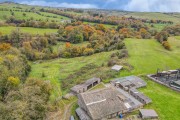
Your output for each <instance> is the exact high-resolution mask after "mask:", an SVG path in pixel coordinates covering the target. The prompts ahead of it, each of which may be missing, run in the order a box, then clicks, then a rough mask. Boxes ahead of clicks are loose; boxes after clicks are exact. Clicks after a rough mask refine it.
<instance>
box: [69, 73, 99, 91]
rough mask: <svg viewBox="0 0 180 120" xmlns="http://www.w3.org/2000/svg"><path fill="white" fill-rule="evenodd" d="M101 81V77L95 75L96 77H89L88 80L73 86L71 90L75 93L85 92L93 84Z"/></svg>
mask: <svg viewBox="0 0 180 120" xmlns="http://www.w3.org/2000/svg"><path fill="white" fill-rule="evenodd" d="M100 82H101V79H100V78H96V77H94V78H91V79H88V80H87V81H86V82H84V83H82V84H79V85H76V86H74V87H72V88H71V92H73V93H75V94H79V93H83V92H85V91H87V90H88V89H90V88H92V87H93V86H96V85H97V84H99V83H100Z"/></svg>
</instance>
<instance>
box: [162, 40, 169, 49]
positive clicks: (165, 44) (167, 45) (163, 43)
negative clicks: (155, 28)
mask: <svg viewBox="0 0 180 120" xmlns="http://www.w3.org/2000/svg"><path fill="white" fill-rule="evenodd" d="M162 45H163V47H164V48H165V49H167V50H170V49H171V46H170V44H169V42H168V41H164V42H162Z"/></svg>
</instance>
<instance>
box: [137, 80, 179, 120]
mask: <svg viewBox="0 0 180 120" xmlns="http://www.w3.org/2000/svg"><path fill="white" fill-rule="evenodd" d="M144 80H145V81H146V82H147V87H145V88H141V89H140V91H141V92H143V93H144V94H145V95H147V96H148V97H150V98H151V99H152V101H153V102H152V103H151V104H149V105H147V106H145V108H149V109H155V110H156V112H157V113H158V115H159V117H160V120H179V119H180V116H179V113H180V109H179V108H180V103H179V101H180V94H179V93H178V92H175V91H173V90H171V89H169V88H167V87H165V86H162V85H160V84H157V83H155V82H153V81H151V80H148V79H146V78H145V79H144Z"/></svg>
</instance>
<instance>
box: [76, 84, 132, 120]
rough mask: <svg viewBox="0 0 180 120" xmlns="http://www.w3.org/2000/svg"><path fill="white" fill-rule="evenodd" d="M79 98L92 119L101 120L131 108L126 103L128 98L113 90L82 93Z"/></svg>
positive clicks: (106, 89)
mask: <svg viewBox="0 0 180 120" xmlns="http://www.w3.org/2000/svg"><path fill="white" fill-rule="evenodd" d="M78 98H79V100H82V101H83V103H84V104H85V106H86V107H87V110H88V111H89V113H90V115H89V116H90V117H91V118H92V119H101V118H103V117H106V116H107V115H110V114H113V113H117V112H120V111H123V110H127V109H128V108H130V107H131V105H130V104H129V103H126V97H125V96H123V95H122V94H121V93H120V92H119V91H117V90H116V89H113V88H105V89H100V90H96V91H90V92H86V93H81V94H79V95H78Z"/></svg>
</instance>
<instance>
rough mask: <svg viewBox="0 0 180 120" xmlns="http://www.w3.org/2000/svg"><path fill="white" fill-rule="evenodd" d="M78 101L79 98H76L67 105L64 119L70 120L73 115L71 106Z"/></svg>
mask: <svg viewBox="0 0 180 120" xmlns="http://www.w3.org/2000/svg"><path fill="white" fill-rule="evenodd" d="M76 102H77V100H74V101H72V102H71V103H70V104H69V105H67V106H66V108H65V110H64V114H63V119H62V120H69V118H70V116H71V108H72V106H73V105H74V104H75V103H76Z"/></svg>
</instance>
